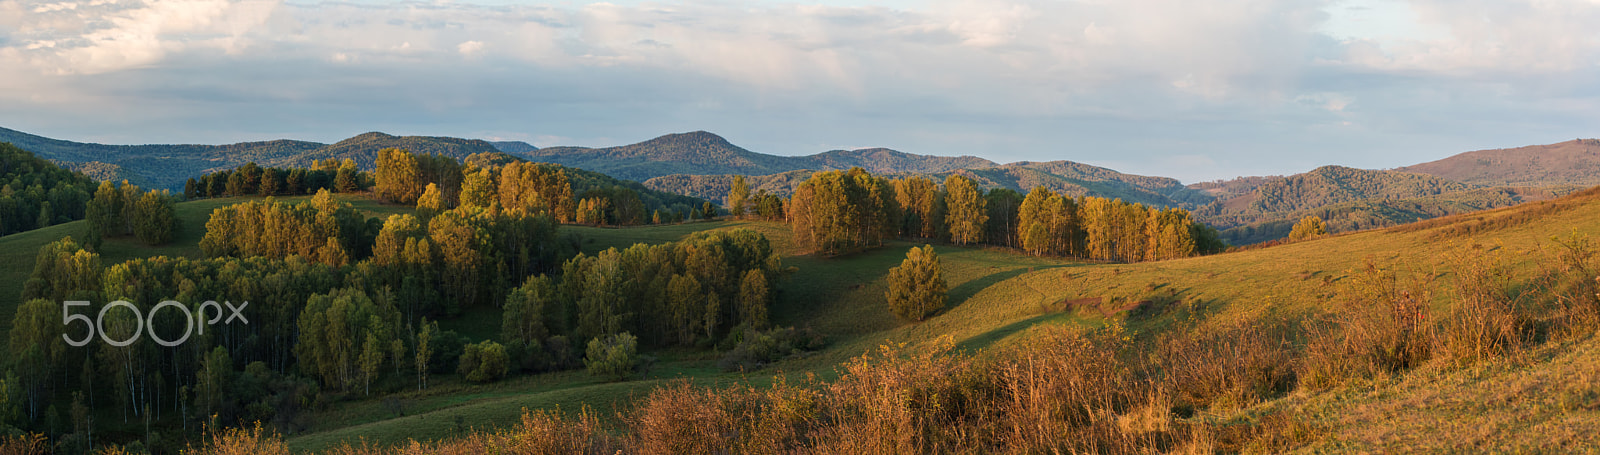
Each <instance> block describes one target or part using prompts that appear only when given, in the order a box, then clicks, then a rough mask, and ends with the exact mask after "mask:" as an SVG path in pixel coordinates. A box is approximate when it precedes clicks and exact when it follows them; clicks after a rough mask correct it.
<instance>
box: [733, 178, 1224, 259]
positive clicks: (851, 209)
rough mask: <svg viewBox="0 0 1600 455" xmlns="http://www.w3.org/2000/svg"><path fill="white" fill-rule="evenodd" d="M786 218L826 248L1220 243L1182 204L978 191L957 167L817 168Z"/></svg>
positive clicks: (1081, 248)
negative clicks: (920, 170) (913, 241)
mask: <svg viewBox="0 0 1600 455" xmlns="http://www.w3.org/2000/svg"><path fill="white" fill-rule="evenodd" d="M736 190H737V187H736ZM736 195H737V194H734V195H733V196H736ZM730 200H731V201H733V200H739V198H736V197H730ZM788 220H789V223H790V226H791V229H792V230H793V231H794V233H795V240H796V242H797V243H799V244H800V245H801V246H802V247H803V248H808V249H811V250H814V251H817V252H820V253H823V254H840V253H847V252H852V251H857V250H860V249H864V248H869V247H873V246H877V245H881V244H882V243H883V241H884V240H885V239H887V238H890V237H894V236H897V235H898V236H901V237H909V238H919V239H942V240H946V241H949V242H951V243H955V244H958V245H966V244H991V245H1000V246H1007V247H1020V248H1022V249H1023V250H1025V251H1028V252H1029V253H1032V254H1038V255H1060V256H1075V257H1084V258H1091V259H1097V260H1110V261H1123V262H1138V261H1149V260H1161V259H1170V258H1179V257H1188V256H1194V255H1198V254H1206V253H1211V252H1216V251H1220V250H1221V249H1222V248H1224V245H1223V244H1222V242H1221V241H1220V240H1219V239H1218V235H1217V233H1216V231H1215V230H1213V229H1211V228H1210V227H1207V226H1205V225H1204V224H1201V223H1198V222H1195V221H1194V219H1193V218H1192V217H1191V216H1190V214H1189V212H1187V211H1185V210H1182V209H1176V208H1157V207H1148V206H1145V205H1142V204H1135V203H1126V202H1123V201H1121V200H1117V199H1106V198H1099V197H1078V198H1073V197H1069V196H1065V195H1060V194H1056V193H1055V192H1053V191H1050V190H1048V189H1045V188H1043V187H1040V188H1035V189H1034V190H1033V191H1031V192H1029V194H1028V195H1027V196H1026V197H1023V196H1022V195H1020V194H1018V193H1016V192H1014V191H1010V190H1006V189H995V190H990V191H984V190H983V189H982V188H979V187H978V186H977V185H976V184H975V182H974V181H973V180H971V179H969V178H967V177H965V176H962V175H960V174H953V175H950V176H948V177H946V178H945V181H944V184H943V185H940V184H938V183H936V182H934V181H933V180H931V179H929V178H927V177H921V176H915V177H908V178H903V179H896V180H892V181H891V180H886V179H883V178H880V177H875V176H873V175H871V174H869V173H867V172H865V171H862V170H860V169H852V170H850V171H829V172H818V173H816V174H814V175H813V176H812V177H811V179H809V180H806V181H805V182H803V183H802V184H801V185H800V186H799V187H798V188H797V189H796V190H795V193H794V196H793V197H792V198H791V199H790V200H789V204H788Z"/></svg>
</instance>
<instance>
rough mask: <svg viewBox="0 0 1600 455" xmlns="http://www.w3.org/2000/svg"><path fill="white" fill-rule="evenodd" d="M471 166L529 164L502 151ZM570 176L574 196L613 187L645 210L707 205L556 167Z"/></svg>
mask: <svg viewBox="0 0 1600 455" xmlns="http://www.w3.org/2000/svg"><path fill="white" fill-rule="evenodd" d="M464 161H465V162H466V163H467V164H468V165H469V166H478V167H490V166H499V165H504V164H506V163H510V162H514V161H527V160H525V159H522V158H519V157H516V156H512V155H510V154H507V153H503V152H486V153H475V154H472V155H470V156H468V157H467V158H466V159H465V160H464ZM556 166H557V167H560V168H562V170H564V171H565V172H566V173H567V181H568V183H570V184H571V185H572V194H573V195H574V196H577V197H580V198H581V197H583V195H584V193H587V192H591V191H604V190H607V189H610V188H616V187H620V188H627V189H629V190H633V191H634V192H635V193H637V194H638V195H639V200H640V202H643V203H644V205H645V208H646V210H651V211H654V210H658V209H659V210H663V211H666V210H677V211H680V212H689V211H690V210H692V209H694V208H698V207H700V205H701V204H703V203H705V199H704V198H701V197H697V196H693V195H684V194H683V193H677V192H672V191H662V190H659V189H656V188H652V187H650V186H648V185H645V184H642V183H639V182H635V181H632V180H623V179H619V178H616V177H612V176H609V175H606V174H602V173H599V172H595V171H589V170H584V169H579V168H575V167H569V166H562V165H559V164H558V165H556Z"/></svg>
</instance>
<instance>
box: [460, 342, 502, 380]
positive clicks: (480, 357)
mask: <svg viewBox="0 0 1600 455" xmlns="http://www.w3.org/2000/svg"><path fill="white" fill-rule="evenodd" d="M462 349H463V350H462V353H461V363H460V364H459V366H457V369H456V371H457V372H458V373H460V374H461V376H462V377H465V378H466V379H467V380H468V381H472V382H477V383H485V382H494V381H499V380H500V379H501V378H504V377H505V376H506V371H507V370H508V369H509V368H510V357H508V356H507V355H506V347H505V346H502V345H500V343H495V342H493V341H489V340H484V341H483V342H482V343H478V344H469V345H466V346H465V347H463V348H462Z"/></svg>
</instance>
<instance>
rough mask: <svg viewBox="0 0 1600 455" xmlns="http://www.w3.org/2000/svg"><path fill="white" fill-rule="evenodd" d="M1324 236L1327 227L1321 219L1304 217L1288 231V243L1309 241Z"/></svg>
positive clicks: (1326, 233) (1326, 232)
mask: <svg viewBox="0 0 1600 455" xmlns="http://www.w3.org/2000/svg"><path fill="white" fill-rule="evenodd" d="M1324 235H1328V225H1327V224H1325V223H1323V222H1322V218H1320V217H1316V216H1306V217H1305V218H1301V219H1300V222H1298V223H1295V224H1294V228H1292V229H1290V230H1289V241H1291V242H1294V241H1300V240H1310V239H1314V238H1317V237H1322V236H1324Z"/></svg>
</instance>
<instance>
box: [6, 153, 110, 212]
mask: <svg viewBox="0 0 1600 455" xmlns="http://www.w3.org/2000/svg"><path fill="white" fill-rule="evenodd" d="M94 191H95V183H94V180H91V179H90V178H88V177H85V176H84V175H83V174H80V173H77V172H72V171H69V170H66V169H62V168H61V167H59V166H56V165H55V164H54V163H51V162H49V161H46V160H43V159H40V158H38V157H35V156H34V155H33V154H32V153H29V152H28V151H26V150H23V149H20V148H17V147H15V146H12V145H11V144H9V143H4V142H0V235H5V234H11V233H16V232H22V231H27V230H31V229H38V228H42V227H48V226H53V225H56V224H60V223H65V222H68V221H72V220H80V219H83V217H84V214H85V212H86V209H87V205H88V202H89V198H90V196H91V195H92V194H93V193H94Z"/></svg>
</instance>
